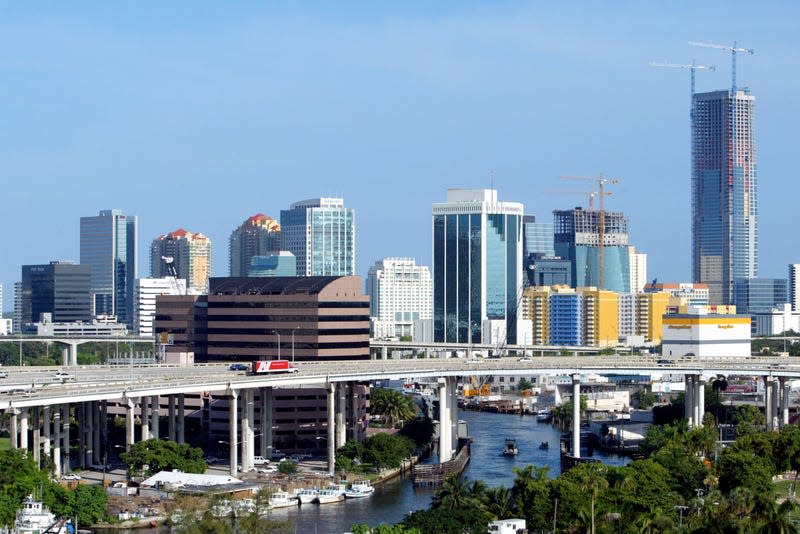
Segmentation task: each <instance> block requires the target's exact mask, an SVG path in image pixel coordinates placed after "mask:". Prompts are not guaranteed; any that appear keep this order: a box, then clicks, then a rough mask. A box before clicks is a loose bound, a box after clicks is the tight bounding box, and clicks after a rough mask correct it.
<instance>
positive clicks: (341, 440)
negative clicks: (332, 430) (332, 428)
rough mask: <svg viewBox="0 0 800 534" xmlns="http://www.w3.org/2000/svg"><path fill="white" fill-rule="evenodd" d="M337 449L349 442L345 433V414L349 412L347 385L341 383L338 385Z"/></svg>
mask: <svg viewBox="0 0 800 534" xmlns="http://www.w3.org/2000/svg"><path fill="white" fill-rule="evenodd" d="M336 393H337V395H338V397H339V398H338V399H336V414H335V416H336V417H335V418H336V423H335V424H336V448H337V449H338V448H339V447H341V446H343V445H344V444H345V442H346V441H347V433H346V432H345V412H346V411H347V383H346V382H339V383H338V384H336Z"/></svg>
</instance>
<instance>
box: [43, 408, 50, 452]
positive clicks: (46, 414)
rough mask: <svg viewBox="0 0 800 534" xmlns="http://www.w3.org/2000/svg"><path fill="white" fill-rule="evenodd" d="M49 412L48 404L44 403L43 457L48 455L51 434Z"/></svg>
mask: <svg viewBox="0 0 800 534" xmlns="http://www.w3.org/2000/svg"><path fill="white" fill-rule="evenodd" d="M50 418H51V414H50V406H48V405H46V404H45V405H44V406H43V407H42V427H43V428H42V430H43V434H44V436H43V437H42V454H43V455H44V457H45V458H48V457H50V436H51V433H52V432H51V421H50Z"/></svg>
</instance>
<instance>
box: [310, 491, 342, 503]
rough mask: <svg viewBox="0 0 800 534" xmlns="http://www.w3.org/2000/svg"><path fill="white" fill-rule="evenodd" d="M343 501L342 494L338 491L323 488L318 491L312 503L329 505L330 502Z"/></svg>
mask: <svg viewBox="0 0 800 534" xmlns="http://www.w3.org/2000/svg"><path fill="white" fill-rule="evenodd" d="M343 500H344V493H339V491H338V490H335V489H330V488H325V489H324V490H322V491H320V492H319V494H318V495H317V498H316V499H315V500H314V502H316V503H319V504H330V503H332V502H339V501H343Z"/></svg>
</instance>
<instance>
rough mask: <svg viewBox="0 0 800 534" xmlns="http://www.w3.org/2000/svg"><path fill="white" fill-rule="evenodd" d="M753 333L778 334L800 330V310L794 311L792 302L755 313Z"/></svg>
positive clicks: (763, 334) (757, 334)
mask: <svg viewBox="0 0 800 534" xmlns="http://www.w3.org/2000/svg"><path fill="white" fill-rule="evenodd" d="M752 315H753V335H755V336H778V335H780V334H782V333H783V332H786V331H788V330H793V331H795V332H800V311H792V305H791V304H788V303H786V304H783V305H782V306H780V307H778V308H773V309H772V310H771V311H769V312H766V313H754V314H752Z"/></svg>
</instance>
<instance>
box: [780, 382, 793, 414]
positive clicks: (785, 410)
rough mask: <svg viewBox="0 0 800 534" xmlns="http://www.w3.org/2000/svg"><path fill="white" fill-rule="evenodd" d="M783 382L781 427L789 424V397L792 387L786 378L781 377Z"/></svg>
mask: <svg viewBox="0 0 800 534" xmlns="http://www.w3.org/2000/svg"><path fill="white" fill-rule="evenodd" d="M779 380H780V382H781V426H786V425H788V424H789V395H790V393H791V389H792V388H791V386H790V385H789V381H788V380H787V379H786V377H785V376H782V377H780V379H779Z"/></svg>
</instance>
